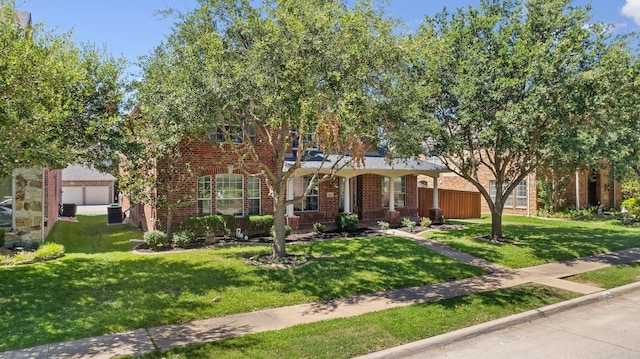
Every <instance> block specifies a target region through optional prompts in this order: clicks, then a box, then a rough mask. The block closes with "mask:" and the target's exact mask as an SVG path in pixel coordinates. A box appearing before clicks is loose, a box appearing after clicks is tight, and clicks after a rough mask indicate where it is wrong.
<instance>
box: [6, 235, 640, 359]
mask: <svg viewBox="0 0 640 359" xmlns="http://www.w3.org/2000/svg"><path fill="white" fill-rule="evenodd" d="M389 233H390V234H393V235H403V236H405V237H407V238H410V239H412V240H414V241H416V242H419V243H421V244H423V245H425V246H427V247H428V248H430V249H432V250H434V251H436V252H438V253H441V254H443V255H446V256H448V257H451V258H454V259H456V260H459V261H461V262H465V263H469V264H472V265H476V266H479V267H482V268H485V269H486V270H487V271H488V274H486V275H484V276H480V277H474V278H468V279H462V280H458V281H453V282H446V283H438V284H434V285H427V286H422V287H415V288H405V289H398V290H392V291H385V292H379V293H371V294H367V295H358V296H354V297H348V298H341V299H336V300H329V301H323V302H316V303H308V304H301V305H295V306H289V307H281V308H273V309H266V310H260V311H256V312H250V313H241V314H236V315H229V316H225V317H217V318H210V319H204V320H198V321H193V322H189V323H184V324H175V325H166V326H161V327H155V328H149V329H137V330H133V331H130V332H126V333H117V334H109V335H103V336H100V337H94V338H84V339H79V340H75V341H69V342H62V343H54V344H46V345H41V346H38V347H33V348H27V349H21V350H15V351H8V352H0V359H2V358H29V359H39V358H43V359H45V358H46V359H48V358H51V359H53V358H111V357H114V356H119V355H139V354H142V353H146V352H150V351H153V350H156V349H160V350H167V349H170V348H173V347H177V346H183V345H188V344H196V343H204V342H210V341H215V340H219V339H224V338H230V337H235V336H241V335H245V334H251V333H259V332H264V331H271V330H279V329H283V328H287V327H290V326H293V325H298V324H305V323H313V322H317V321H321V320H328V319H334V318H347V317H353V316H357V315H361V314H364V313H369V312H373V311H380V310H385V309H391V308H395V307H400V306H408V305H411V304H415V303H424V302H432V301H437V300H440V299H445V298H451V297H457V296H461V295H467V294H472V293H479V292H486V291H493V290H497V289H501V288H508V287H513V286H516V285H520V284H524V283H531V282H534V283H541V284H544V285H548V286H553V287H558V288H562V289H566V290H571V291H574V292H578V293H582V294H592V293H600V292H602V293H600V294H595V295H590V296H589V295H587V296H585V297H582V298H577V299H575V300H571V301H567V302H563V303H559V304H556V305H554V306H551V307H553V308H554V309H553V310H555V311H560V310H563V308H565V306H571V307H573V306H576V305H580V304H581V303H582V302H587V301H593V300H597V299H599V298H602V297H608V296H610V293H611V291H604V290H603V289H602V288H599V287H594V286H590V285H586V284H580V283H574V282H570V281H567V280H563V279H561V278H565V277H568V276H571V275H575V274H578V273H581V272H588V271H592V270H596V269H600V268H604V267H608V266H611V265H614V264H622V263H629V262H633V261H636V260H640V247H639V248H631V249H627V250H623V251H619V252H614V253H607V254H602V255H595V256H591V257H585V258H581V259H576V260H570V261H563V262H556V263H549V264H544V265H540V266H535V267H530V268H523V269H517V270H515V269H510V268H505V267H502V266H499V265H496V264H494V263H490V262H487V261H485V260H482V259H479V258H475V257H473V256H470V255H468V254H465V253H461V252H458V251H455V250H453V249H451V248H450V247H447V246H445V245H443V244H441V243H438V242H435V241H432V240H429V239H425V238H422V237H420V236H419V235H410V234H407V233H405V232H398V231H389ZM639 287H640V286H639ZM634 288H635V287H634ZM604 294H606V295H604ZM594 298H595V299H594ZM542 312H544V311H543V310H538V311H536V313H542ZM518 318H521V319H510V320H511V321H513V320H522V321H526V320H529V319H530V314H527V315H523V316H520V317H518ZM509 323H512V322H509ZM485 326H491V323H485Z"/></svg>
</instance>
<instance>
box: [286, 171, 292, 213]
mask: <svg viewBox="0 0 640 359" xmlns="http://www.w3.org/2000/svg"><path fill="white" fill-rule="evenodd" d="M292 199H293V181H292V180H291V178H289V180H288V181H287V201H290V200H292ZM291 216H293V204H288V205H287V217H291Z"/></svg>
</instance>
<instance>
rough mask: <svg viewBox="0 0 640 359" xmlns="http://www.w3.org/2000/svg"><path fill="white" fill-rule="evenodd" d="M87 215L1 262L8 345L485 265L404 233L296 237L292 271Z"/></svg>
mask: <svg viewBox="0 0 640 359" xmlns="http://www.w3.org/2000/svg"><path fill="white" fill-rule="evenodd" d="M78 220H79V222H78V223H69V222H59V223H57V224H56V227H55V228H54V230H53V231H52V233H51V235H50V237H49V238H48V240H49V241H54V242H58V243H61V244H63V245H64V246H65V249H66V251H65V252H66V254H65V256H64V257H62V258H59V259H57V260H54V261H50V262H42V263H37V264H33V265H26V266H15V267H1V268H0V276H2V278H3V284H2V286H0V310H1V311H2V319H3V320H2V322H1V323H0V333H2V341H0V351H5V350H10V349H15V348H21V347H29V346H34V345H37V344H42V343H51V342H57V341H63V340H69V339H74V338H81V337H87V336H93V335H99V334H104V333H110V332H119V331H124V330H128V329H132V328H144V327H151V326H157V325H161V324H168V323H178V322H184V321H189V320H193V319H201V318H206V317H213V316H221V315H226V314H232V313H239V312H248V311H253V310H258V309H263V308H268V307H279V306H286V305H292V304H299V303H304V302H312V301H318V300H323V299H330V298H337V297H344V296H350V295H354V294H358V293H369V292H376V291H382V290H388V289H393V288H403V287H411V286H419V285H423V284H428V283H439V282H445V281H447V280H448V279H449V278H450V277H451V276H455V277H456V278H465V277H470V276H476V275H480V274H482V273H483V271H482V270H481V269H478V268H475V267H472V266H468V265H465V264H461V263H457V262H455V261H453V260H451V259H449V258H446V257H443V256H440V255H437V254H435V253H433V252H431V251H430V250H428V249H426V248H425V247H423V246H421V245H418V244H415V243H413V242H411V241H409V240H406V239H403V238H399V237H367V238H359V239H345V240H332V241H323V242H314V243H309V244H300V245H290V246H288V251H289V252H290V253H300V254H306V255H310V256H313V257H314V259H313V261H311V263H309V264H307V265H304V266H302V267H300V268H295V269H287V270H274V269H265V268H260V267H256V266H253V265H250V264H248V263H247V262H246V260H245V258H247V257H249V256H252V255H256V254H260V253H268V252H269V251H270V248H269V247H268V246H266V245H262V246H253V245H251V246H245V245H243V246H235V247H226V248H210V249H205V250H196V251H188V252H181V253H166V254H149V255H140V254H134V253H132V252H131V249H132V248H133V246H134V245H133V244H132V243H130V242H129V240H130V239H135V238H141V237H142V233H141V232H139V231H136V230H134V229H133V228H131V227H129V226H126V225H122V226H107V225H106V222H107V221H106V217H105V216H78Z"/></svg>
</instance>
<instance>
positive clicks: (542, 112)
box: [395, 0, 617, 238]
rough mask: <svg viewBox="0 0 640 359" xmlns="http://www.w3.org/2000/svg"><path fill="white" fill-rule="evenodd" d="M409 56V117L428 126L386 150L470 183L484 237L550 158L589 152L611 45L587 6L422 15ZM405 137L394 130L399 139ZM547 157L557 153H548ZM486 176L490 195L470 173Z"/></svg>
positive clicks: (549, 4)
mask: <svg viewBox="0 0 640 359" xmlns="http://www.w3.org/2000/svg"><path fill="white" fill-rule="evenodd" d="M407 46H410V47H411V49H412V50H413V53H414V55H413V56H412V58H413V60H412V63H411V66H410V67H409V69H408V71H409V73H410V77H409V78H410V80H411V81H410V84H411V90H407V94H409V95H410V96H412V97H413V98H414V99H416V102H415V104H414V105H413V110H415V111H414V115H413V116H412V117H410V118H409V121H407V122H406V123H405V124H404V125H403V126H405V127H409V128H413V127H420V128H428V129H430V131H429V133H427V134H425V135H423V136H416V135H415V134H416V131H413V132H410V133H413V137H412V138H411V140H410V141H407V140H406V139H405V138H403V137H400V140H401V141H395V144H396V147H397V148H396V150H397V151H399V152H404V153H415V152H417V151H421V150H424V146H425V145H426V146H427V150H428V151H429V153H430V154H432V155H437V156H438V157H440V158H441V160H442V161H443V162H444V164H445V165H446V166H447V167H448V168H449V169H451V170H452V171H453V172H454V173H456V174H458V175H459V176H461V177H463V178H465V179H466V180H468V181H470V182H471V183H473V184H474V185H475V186H476V187H477V188H478V190H479V191H480V193H481V194H482V196H483V197H484V199H485V200H486V201H487V203H488V204H489V208H490V210H491V214H492V229H491V235H492V237H494V238H499V237H502V211H503V208H504V204H505V200H506V199H507V197H508V196H509V194H510V193H512V192H513V191H514V189H515V188H516V186H517V185H518V184H519V183H520V182H521V181H523V180H524V179H526V177H527V175H528V174H529V173H531V172H532V171H534V170H535V169H536V168H538V167H539V166H544V165H545V164H548V163H551V160H552V159H553V158H554V156H559V155H561V154H562V155H569V156H567V157H571V158H577V157H579V156H577V155H576V156H574V155H573V154H575V153H577V152H579V151H581V150H583V149H585V148H589V146H590V143H591V142H593V141H594V136H596V134H595V133H594V132H593V131H592V127H591V126H592V125H593V124H594V123H595V122H597V121H598V120H599V118H600V116H601V114H602V113H601V111H599V106H600V103H601V102H603V101H606V100H607V94H606V86H605V84H606V83H607V78H604V76H602V75H603V72H602V71H601V66H602V65H601V60H602V59H603V58H604V57H606V55H607V54H608V53H609V52H610V51H611V48H613V47H615V46H617V42H616V41H612V39H609V36H608V32H607V31H606V28H605V27H604V26H602V25H599V24H591V23H589V15H588V8H580V7H573V6H571V2H570V0H528V1H526V2H523V1H513V0H482V1H481V2H480V6H479V8H477V9H476V8H471V7H469V8H466V9H458V10H456V11H455V12H453V13H448V12H446V11H443V12H442V13H440V14H438V15H437V16H436V17H434V18H431V17H427V18H426V20H425V21H424V23H423V24H422V26H421V27H420V29H419V30H418V32H417V33H416V34H415V35H414V36H412V37H411V38H410V39H409V40H408V45H407ZM406 132H409V131H402V133H406ZM556 158H557V157H556ZM483 167H484V169H488V170H489V171H490V173H491V174H492V176H493V178H494V179H495V194H492V193H490V191H489V188H486V187H485V185H486V184H485V183H483V181H482V179H481V178H479V176H478V174H479V173H480V170H481V169H482V168H483Z"/></svg>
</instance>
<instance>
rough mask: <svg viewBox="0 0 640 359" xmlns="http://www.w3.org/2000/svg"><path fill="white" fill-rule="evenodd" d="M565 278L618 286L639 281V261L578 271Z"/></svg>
mask: <svg viewBox="0 0 640 359" xmlns="http://www.w3.org/2000/svg"><path fill="white" fill-rule="evenodd" d="M567 279H569V280H572V281H575V282H580V283H592V284H595V285H597V286H598V287H602V288H606V289H610V288H615V287H620V286H623V285H626V284H631V283H634V282H637V281H640V262H633V263H629V264H620V265H616V266H612V267H608V268H603V269H598V270H595V271H592V272H586V273H580V274H578V275H575V276H573V277H571V278H567Z"/></svg>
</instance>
